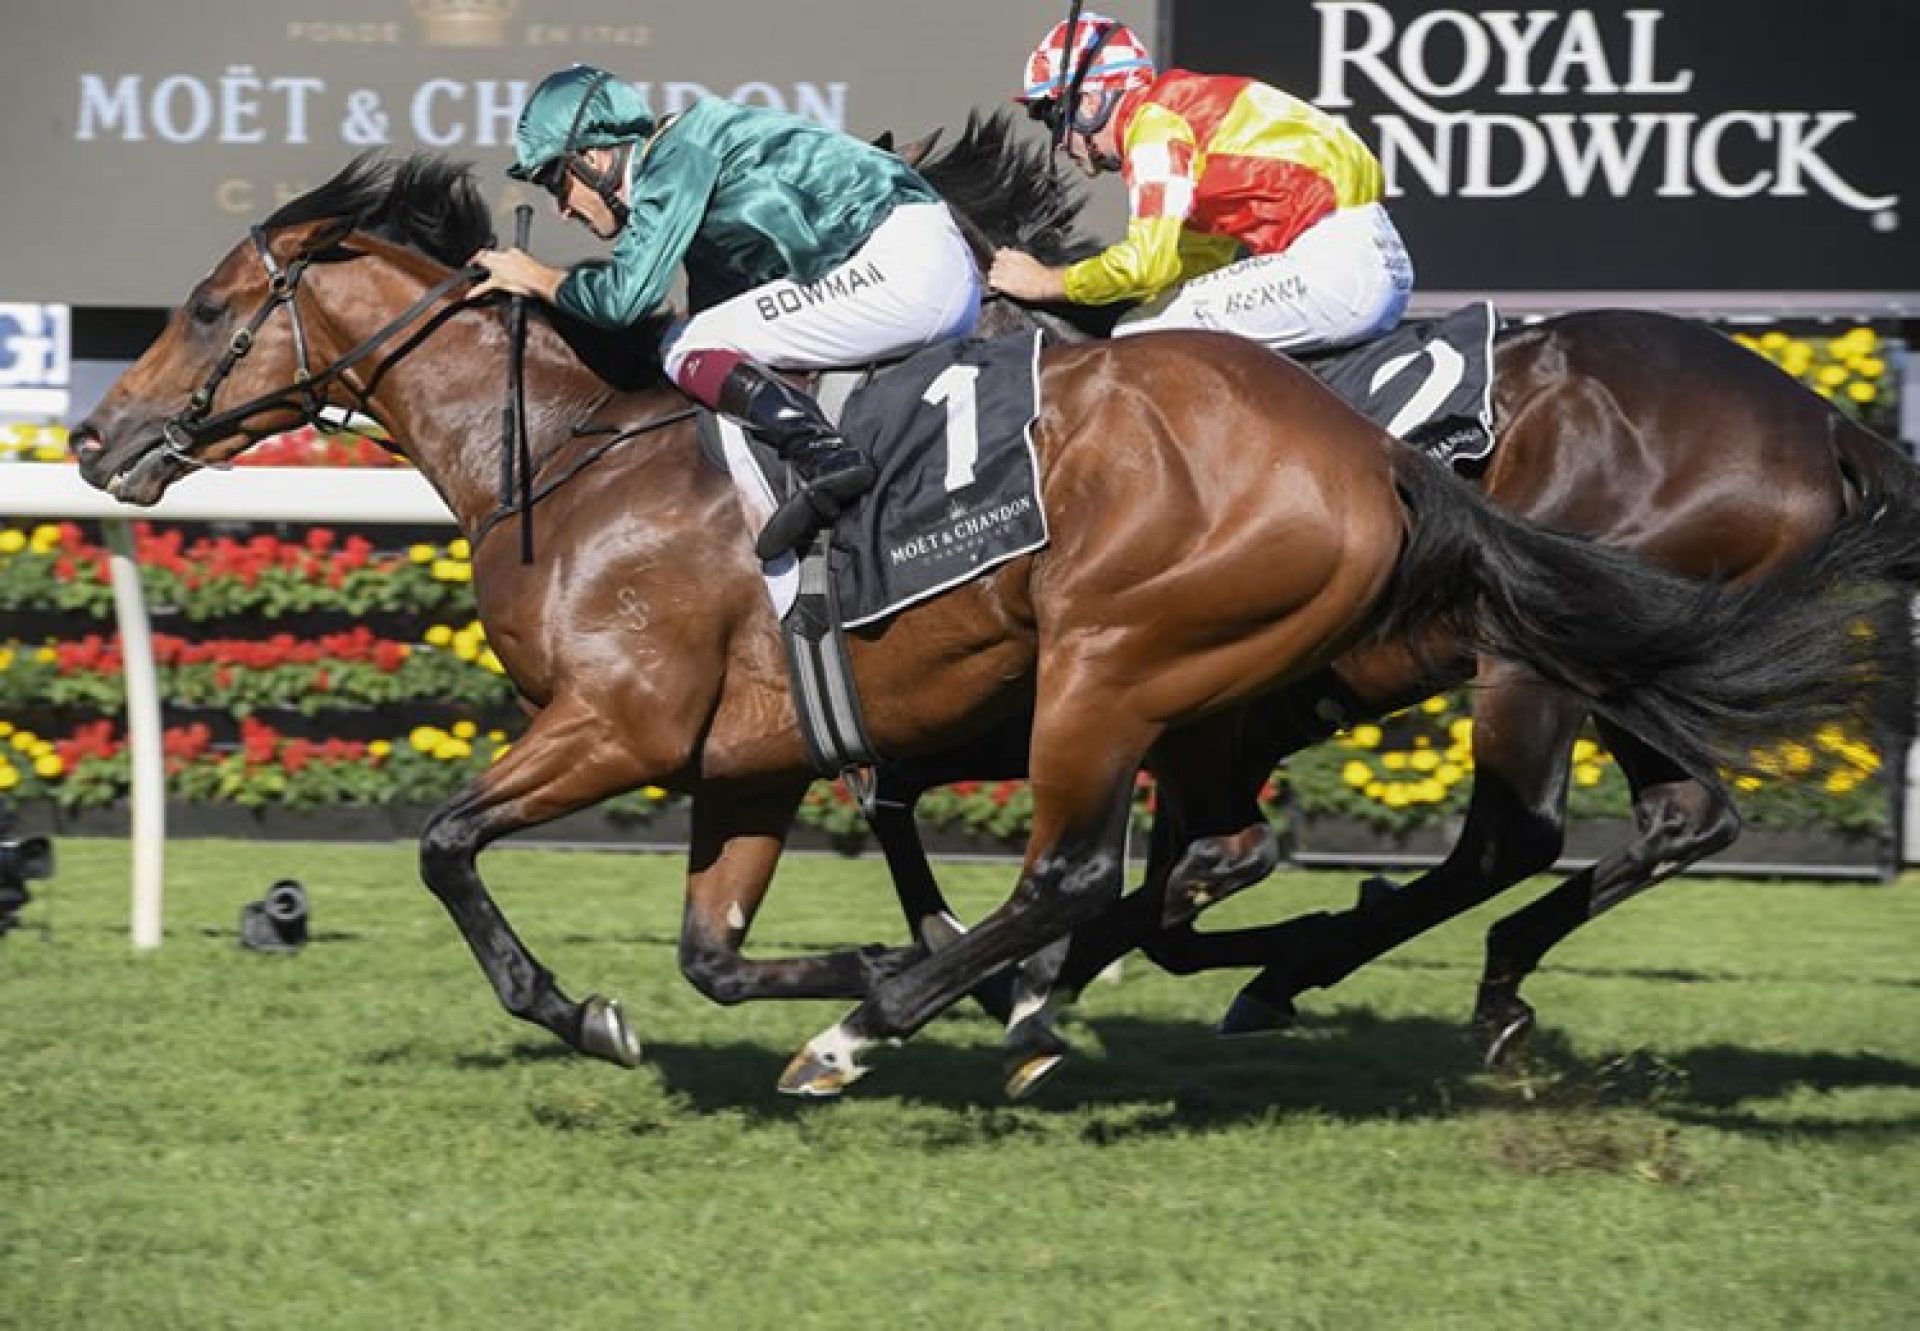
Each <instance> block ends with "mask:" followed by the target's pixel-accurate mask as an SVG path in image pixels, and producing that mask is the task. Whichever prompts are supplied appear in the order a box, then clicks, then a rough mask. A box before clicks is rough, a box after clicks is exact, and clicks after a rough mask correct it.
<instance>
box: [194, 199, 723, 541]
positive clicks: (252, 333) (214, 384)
mask: <svg viewBox="0 0 1920 1331" xmlns="http://www.w3.org/2000/svg"><path fill="white" fill-rule="evenodd" d="M250 234H251V235H252V238H253V245H254V251H255V252H256V253H257V254H258V255H259V257H260V262H261V265H262V266H263V267H264V268H265V269H266V270H267V274H268V278H269V286H268V291H267V298H266V299H265V300H264V301H262V302H261V304H260V308H259V309H257V310H255V311H254V312H253V315H252V317H251V318H249V319H248V320H247V322H246V324H245V325H244V326H243V327H241V328H240V329H239V330H237V331H236V332H235V333H234V335H233V337H232V338H231V339H229V341H228V343H227V347H226V350H224V351H223V352H222V353H221V355H220V358H219V360H217V361H216V362H215V363H214V366H213V369H212V370H211V371H210V372H209V373H208V375H207V379H206V382H205V383H203V384H201V386H200V387H199V388H198V389H196V390H195V391H194V394H193V396H192V397H191V398H190V399H189V400H188V403H187V409H186V410H185V411H183V412H181V413H180V414H179V415H177V416H174V417H171V418H170V419H168V421H167V422H166V423H165V424H164V425H163V426H162V427H161V431H160V433H161V445H160V451H161V453H162V454H163V455H164V456H166V457H169V458H171V459H173V460H174V461H176V462H178V463H181V464H182V465H184V466H187V467H192V468H196V469H200V470H207V471H224V470H227V469H228V468H229V467H230V466H231V464H230V463H224V462H208V461H206V460H205V459H203V458H198V457H195V456H194V455H193V454H192V453H191V452H189V451H188V450H189V449H192V448H203V447H205V446H206V445H208V444H213V443H218V442H220V441H221V440H223V439H228V438H231V437H232V436H233V435H236V434H242V433H245V432H246V426H245V423H246V421H248V420H249V419H250V418H252V417H254V416H257V415H259V414H260V413H261V412H263V411H268V410H272V409H275V408H281V407H286V406H289V405H292V406H295V407H296V408H297V409H298V411H299V413H300V418H301V420H302V421H303V422H304V423H307V424H312V425H320V424H322V421H321V419H320V413H321V412H322V411H324V410H325V409H326V408H327V407H328V406H329V405H330V404H329V403H328V402H327V400H326V388H327V386H328V385H330V384H332V383H334V382H336V381H338V380H340V379H342V377H343V376H344V375H345V374H346V373H347V371H349V370H351V369H353V368H354V367H355V366H357V365H359V364H360V363H361V362H362V361H364V360H366V359H367V358H368V357H369V356H372V355H373V354H374V353H375V352H376V351H378V350H380V349H381V348H382V347H384V346H386V345H387V344H388V343H389V342H391V341H393V339H394V338H396V337H397V336H399V335H400V334H401V333H402V332H404V331H406V330H407V329H408V328H410V327H411V326H412V325H413V324H414V323H415V322H416V321H417V320H418V319H419V318H420V316H421V315H422V314H424V313H426V312H427V310H429V309H430V308H432V307H433V306H434V305H435V304H437V303H438V302H439V301H441V300H442V299H444V298H445V297H446V296H447V295H449V294H450V293H451V292H453V291H454V290H455V289H457V288H458V287H460V286H461V285H462V284H463V283H471V282H475V281H478V280H479V279H481V278H483V277H485V276H486V270H485V269H484V268H481V267H479V266H478V265H471V266H468V267H465V268H459V269H456V270H454V271H453V272H451V273H449V274H448V275H447V276H446V277H444V278H443V279H441V280H440V281H439V282H436V283H435V284H434V285H433V286H432V287H430V288H428V289H427V291H426V292H424V293H423V294H422V295H421V296H420V297H419V299H417V300H415V301H414V302H413V303H412V304H411V305H409V306H407V308H406V309H404V310H402V311H401V312H400V313H399V314H397V315H395V316H394V317H393V318H392V319H390V320H388V321H387V322H386V323H385V324H383V325H382V326H381V327H380V328H379V329H377V330H376V331H375V332H374V333H373V334H372V335H371V336H369V337H367V338H366V339H365V340H363V341H361V342H359V343H357V344H356V345H355V346H354V347H352V348H351V349H350V350H348V351H347V352H346V353H344V354H343V355H341V356H339V357H337V358H335V359H334V360H332V361H329V362H328V363H327V364H326V365H324V366H322V367H321V368H320V369H319V370H318V371H314V370H311V369H310V368H309V361H310V359H311V356H310V352H309V347H310V340H309V338H308V337H307V330H306V324H305V322H304V321H303V320H302V319H301V317H300V303H299V301H298V300H297V299H296V295H297V293H298V291H299V287H300V279H301V278H302V277H303V276H305V274H306V271H307V267H308V265H309V264H310V263H311V262H312V260H311V258H310V257H309V256H308V255H304V254H303V255H301V256H300V257H299V258H297V259H294V260H293V261H292V262H290V263H288V264H287V265H286V266H285V267H282V266H281V265H280V263H279V261H278V260H277V259H275V258H274V256H273V251H272V249H271V247H270V246H269V245H268V243H267V238H266V232H265V230H264V229H263V228H261V227H258V226H256V227H253V228H252V229H251V233H250ZM523 239H524V238H523ZM282 305H284V306H286V307H287V317H288V319H289V320H290V321H291V322H292V325H293V342H294V348H295V355H296V356H297V357H298V359H299V363H300V364H299V368H298V369H297V370H296V371H295V372H294V381H293V383H291V384H289V385H288V386H287V387H285V388H279V389H275V390H274V391H273V392H270V393H262V394H261V395H260V396H258V397H255V398H251V399H249V400H248V401H246V402H243V403H241V404H240V405H239V406H237V407H230V408H228V409H227V410H226V411H222V412H218V413H214V414H211V415H210V414H208V411H209V408H210V407H211V406H212V405H213V397H214V394H215V393H216V392H218V391H219V388H220V385H221V384H223V383H225V382H226V380H227V378H228V376H229V375H231V374H232V373H233V370H234V367H235V366H237V365H238V364H239V363H240V361H241V360H243V359H244V358H245V357H246V355H247V353H248V352H250V351H252V350H253V345H254V341H255V339H256V338H257V337H258V335H259V332H260V329H261V328H262V327H263V326H264V325H265V324H266V322H267V320H268V319H270V318H271V317H273V313H274V311H275V310H277V309H279V308H280V307H281V306H282ZM511 318H512V315H511V307H510V310H509V319H510V321H511ZM524 318H525V313H524V306H523V307H522V312H521V319H522V320H524ZM509 331H510V332H512V333H513V334H514V342H513V347H512V351H511V354H510V361H509V371H508V374H509V392H510V394H511V397H510V399H509V404H508V407H507V411H506V422H505V428H506V434H505V437H504V439H503V440H502V452H503V454H504V456H503V458H502V462H501V493H500V504H499V507H498V508H496V509H495V510H494V511H493V512H492V513H491V514H489V515H488V516H487V518H486V519H485V521H483V522H482V523H481V524H480V526H479V528H478V530H477V531H476V532H475V533H474V535H473V536H472V538H471V541H472V543H473V544H475V545H478V544H479V542H480V539H481V538H482V537H483V536H485V535H486V534H487V533H488V532H490V531H492V530H493V529H494V528H495V527H496V526H498V525H499V524H500V523H501V522H502V521H504V520H505V519H506V518H509V517H511V516H513V515H514V514H515V513H521V512H531V510H532V508H533V506H534V505H535V504H538V503H539V502H540V501H541V500H542V499H545V498H546V497H547V496H548V495H550V494H552V493H553V492H554V491H555V490H557V489H559V488H560V487H561V486H562V485H565V484H566V483H567V482H568V481H570V480H572V479H573V478H574V477H575V476H576V475H578V474H579V473H580V472H581V471H583V470H584V469H586V468H587V467H588V466H591V465H592V464H593V463H595V462H597V461H599V460H600V458H602V457H604V456H605V455H606V454H607V453H608V452H609V451H610V450H612V448H613V447H614V446H615V445H616V444H620V443H624V442H625V441H626V440H628V439H633V438H638V437H640V436H642V435H646V434H651V433H652V432H653V431H655V430H657V429H661V428H663V427H665V426H668V425H672V424H675V423H677V422H679V421H683V420H686V419H688V418H689V417H691V416H693V415H694V414H696V413H695V410H694V409H693V408H691V407H689V408H686V409H685V410H682V411H677V412H673V413H671V414H669V415H666V416H662V417H660V418H658V419H656V420H653V421H649V422H648V423H647V424H645V425H641V426H637V427H635V428H633V429H630V430H623V431H620V432H619V433H617V434H614V435H613V436H612V437H611V438H609V439H607V440H605V441H603V442H602V443H600V444H599V445H597V446H596V447H594V448H592V449H590V450H589V451H588V452H587V453H585V454H584V455H583V456H581V458H580V459H579V460H578V461H576V462H575V463H574V464H573V465H572V466H570V467H568V468H567V470H566V471H565V472H563V473H562V474H560V475H559V476H557V477H555V478H554V479H552V480H550V481H548V482H547V483H546V484H544V485H540V486H537V487H536V486H534V485H533V483H532V481H533V475H534V473H535V472H536V471H537V470H538V468H536V467H535V466H534V465H533V459H532V457H531V455H530V450H529V448H528V446H527V436H526V417H525V405H524V400H523V394H522V356H521V352H522V346H521V343H520V336H519V334H520V332H521V331H522V330H521V329H518V328H513V327H511V323H510V329H509ZM347 387H348V388H349V390H351V391H353V392H354V393H355V395H356V396H360V393H359V390H358V389H355V388H354V387H353V385H351V384H348V385H347ZM586 433H594V431H590V430H585V429H583V428H582V427H580V426H575V427H574V434H575V436H576V437H578V436H580V435H582V434H586ZM516 445H517V446H518V448H517V452H518V455H519V459H518V466H517V467H516V466H515V465H514V463H515V452H516ZM516 477H517V481H518V489H519V491H520V494H519V500H518V502H515V500H514V495H513V490H514V488H515V480H516ZM527 539H528V540H529V541H530V540H531V536H530V535H529V537H528V538H527ZM524 548H525V547H523V551H524Z"/></svg>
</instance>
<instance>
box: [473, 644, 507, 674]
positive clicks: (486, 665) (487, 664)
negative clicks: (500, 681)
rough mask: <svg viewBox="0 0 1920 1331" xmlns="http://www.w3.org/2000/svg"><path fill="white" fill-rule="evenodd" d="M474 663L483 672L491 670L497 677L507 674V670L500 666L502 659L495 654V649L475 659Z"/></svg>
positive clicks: (484, 652) (488, 649)
mask: <svg viewBox="0 0 1920 1331" xmlns="http://www.w3.org/2000/svg"><path fill="white" fill-rule="evenodd" d="M473 663H474V664H475V665H477V666H479V667H480V668H481V669H483V670H491V671H492V672H493V673H494V674H496V675H504V674H506V673H507V668H506V667H505V666H503V665H501V664H500V658H499V657H497V656H495V655H494V654H493V648H491V647H489V648H487V649H486V650H485V651H483V652H481V653H480V655H478V656H476V657H474V658H473Z"/></svg>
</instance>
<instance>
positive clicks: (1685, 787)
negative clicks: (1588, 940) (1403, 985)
mask: <svg viewBox="0 0 1920 1331" xmlns="http://www.w3.org/2000/svg"><path fill="white" fill-rule="evenodd" d="M1602 730H1603V732H1604V733H1605V735H1606V738H1607V744H1608V747H1609V748H1611V749H1612V750H1613V754H1614V757H1615V759H1616V760H1617V761H1618V762H1619V763H1620V765H1621V767H1622V768H1623V769H1624V770H1625V771H1626V773H1627V779H1628V781H1629V783H1630V784H1631V785H1632V787H1633V815H1634V839H1633V840H1632V841H1631V842H1629V843H1628V844H1627V845H1626V846H1625V847H1623V848H1621V849H1620V850H1617V851H1614V852H1613V853H1612V854H1610V855H1607V856H1605V857H1604V858H1602V859H1600V860H1598V861H1596V862H1595V863H1594V864H1593V865H1591V866H1589V867H1588V868H1585V869H1582V870H1580V871H1579V872H1578V873H1575V874H1573V875H1571V876H1570V877H1569V878H1568V879H1567V880H1566V881H1565V882H1564V883H1562V884H1560V886H1558V887H1556V888H1554V889H1553V891H1551V892H1549V893H1547V894H1546V895H1545V896H1543V897H1541V898H1540V899H1539V900H1538V901H1535V902H1533V903H1532V904H1530V905H1528V906H1527V907H1525V908H1524V909H1522V910H1519V911H1516V912H1515V913H1514V914H1512V915H1509V916H1507V917H1505V918H1504V919H1501V920H1500V921H1498V922H1497V923H1495V924H1494V925H1493V927H1492V928H1491V929H1489V930H1488V931H1487V959H1486V970H1485V971H1484V973H1483V974H1482V976H1481V980H1480V992H1479V994H1478V996H1477V998H1476V999H1475V1002H1474V1013H1473V1029H1474V1035H1475V1037H1476V1038H1477V1039H1478V1040H1479V1042H1480V1048H1481V1053H1482V1054H1483V1056H1484V1057H1485V1058H1486V1060H1487V1062H1488V1063H1489V1064H1492V1063H1497V1062H1499V1061H1500V1060H1501V1059H1502V1058H1504V1057H1505V1056H1506V1055H1507V1054H1508V1053H1509V1052H1511V1051H1512V1050H1513V1049H1515V1048H1517V1047H1518V1046H1519V1045H1520V1043H1521V1042H1522V1041H1524V1040H1525V1038H1526V1036H1527V1034H1528V1033H1529V1032H1530V1031H1532V1029H1533V1023H1534V1014H1533V1009H1532V1007H1531V1006H1529V1005H1528V1003H1527V1002H1526V1000H1525V999H1523V998H1521V997H1520V986H1521V984H1522V983H1523V982H1524V981H1525V980H1526V978H1527V977H1528V976H1529V975H1531V974H1533V972H1534V971H1535V970H1536V969H1538V968H1539V965H1540V962H1541V959H1542V958H1543V957H1545V956H1546V954H1547V953H1548V952H1549V951H1551V950H1552V949H1553V948H1554V947H1555V946H1556V945H1557V944H1558V943H1559V942H1560V941H1561V940H1562V939H1564V938H1565V937H1566V936H1567V935H1568V934H1570V933H1572V932H1573V931H1574V930H1575V929H1578V928H1579V927H1580V926H1581V925H1583V924H1585V923H1586V922H1587V921H1588V920H1591V919H1592V918H1593V917H1594V916H1596V915H1599V914H1600V913H1602V912H1603V911H1608V910H1611V909H1613V908H1614V907H1615V906H1617V905H1619V904H1620V903H1621V902H1622V901H1625V900H1626V899H1627V898H1629V897H1632V896H1636V895H1638V894H1639V893H1641V892H1644V891H1646V890H1647V889H1648V888H1650V887H1652V886H1654V885H1655V884H1657V883H1663V882H1665V881H1666V880H1667V879H1669V878H1671V877H1673V876H1674V875H1675V874H1677V873H1679V872H1680V871H1681V870H1682V869H1685V868H1686V867H1687V866H1688V865H1690V864H1694V863H1696V862H1698V861H1699V860H1702V859H1704V858H1705V857H1707V856H1708V855H1712V854H1714V853H1715V852H1717V851H1720V850H1724V849H1725V848H1726V847H1728V846H1730V845H1732V844H1733V842H1734V839H1735V838H1736V837H1738V836H1739V835H1740V816H1739V814H1738V813H1736V812H1735V811H1734V809H1733V806H1732V805H1730V804H1729V803H1727V801H1726V800H1725V799H1724V798H1723V797H1721V796H1720V795H1718V794H1716V793H1715V792H1713V791H1711V790H1709V789H1708V788H1707V787H1706V786H1703V785H1702V784H1700V783H1699V782H1698V781H1695V780H1693V779H1692V778H1690V777H1689V776H1687V774H1686V773H1685V772H1683V771H1681V770H1680V769H1679V768H1678V767H1676V766H1675V765H1674V764H1673V763H1672V762H1671V761H1669V760H1668V759H1667V758H1666V757H1665V756H1664V755H1662V754H1660V753H1658V752H1656V751H1654V750H1652V749H1650V748H1648V747H1647V746H1646V745H1644V744H1642V743H1641V742H1640V741H1639V740H1637V739H1635V738H1633V737H1632V736H1630V735H1625V734H1622V733H1620V732H1618V731H1617V730H1615V729H1613V728H1611V727H1607V726H1604V725H1603V726H1602Z"/></svg>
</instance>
